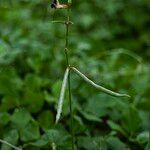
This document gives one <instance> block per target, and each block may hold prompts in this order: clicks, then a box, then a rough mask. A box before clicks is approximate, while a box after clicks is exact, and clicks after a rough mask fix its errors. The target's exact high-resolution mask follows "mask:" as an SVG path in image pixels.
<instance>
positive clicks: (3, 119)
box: [0, 112, 10, 126]
mask: <svg viewBox="0 0 150 150" xmlns="http://www.w3.org/2000/svg"><path fill="white" fill-rule="evenodd" d="M9 121H10V115H9V114H8V113H7V112H2V113H0V126H1V125H2V126H4V125H6V124H8V122H9Z"/></svg>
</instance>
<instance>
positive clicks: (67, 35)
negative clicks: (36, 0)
mask: <svg viewBox="0 0 150 150" xmlns="http://www.w3.org/2000/svg"><path fill="white" fill-rule="evenodd" d="M67 11H68V14H67V21H66V38H65V39H66V43H65V55H66V63H67V67H70V63H69V55H68V43H69V26H70V10H69V9H68V10H67ZM68 92H69V108H70V120H71V125H70V128H71V129H70V130H71V136H72V150H74V129H73V111H72V97H71V82H70V70H69V75H68Z"/></svg>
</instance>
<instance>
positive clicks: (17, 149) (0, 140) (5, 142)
mask: <svg viewBox="0 0 150 150" xmlns="http://www.w3.org/2000/svg"><path fill="white" fill-rule="evenodd" d="M0 143H3V144H6V145H8V146H10V147H11V148H13V149H15V150H22V149H21V148H18V147H16V146H14V145H12V144H10V143H8V142H7V141H4V140H2V139H0Z"/></svg>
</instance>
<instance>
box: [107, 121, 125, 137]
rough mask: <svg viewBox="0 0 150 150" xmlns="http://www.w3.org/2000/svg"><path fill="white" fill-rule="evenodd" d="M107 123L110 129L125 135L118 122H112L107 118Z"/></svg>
mask: <svg viewBox="0 0 150 150" xmlns="http://www.w3.org/2000/svg"><path fill="white" fill-rule="evenodd" d="M107 123H108V125H109V126H110V128H111V129H113V130H116V131H118V132H120V133H122V134H123V135H125V136H127V134H126V133H125V131H124V130H123V129H122V127H121V126H120V125H119V124H116V123H115V122H113V121H111V120H108V121H107Z"/></svg>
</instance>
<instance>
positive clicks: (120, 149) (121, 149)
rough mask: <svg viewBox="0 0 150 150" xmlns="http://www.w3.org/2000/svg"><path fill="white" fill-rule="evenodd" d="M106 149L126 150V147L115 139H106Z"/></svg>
mask: <svg viewBox="0 0 150 150" xmlns="http://www.w3.org/2000/svg"><path fill="white" fill-rule="evenodd" d="M107 143H108V149H112V150H126V149H127V147H126V145H125V144H124V143H123V142H121V141H120V139H118V138H117V137H109V138H108V139H107Z"/></svg>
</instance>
